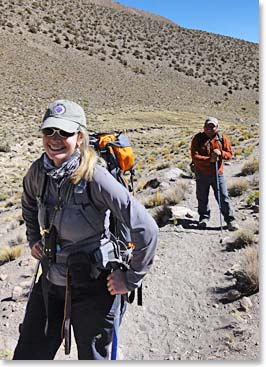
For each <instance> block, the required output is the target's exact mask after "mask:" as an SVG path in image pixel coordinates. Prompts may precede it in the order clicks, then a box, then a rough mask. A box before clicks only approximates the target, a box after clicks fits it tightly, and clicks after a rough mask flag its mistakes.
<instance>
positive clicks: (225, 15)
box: [117, 0, 265, 43]
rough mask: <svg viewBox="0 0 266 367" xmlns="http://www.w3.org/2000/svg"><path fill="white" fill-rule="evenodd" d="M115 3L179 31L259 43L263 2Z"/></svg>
mask: <svg viewBox="0 0 266 367" xmlns="http://www.w3.org/2000/svg"><path fill="white" fill-rule="evenodd" d="M117 2H119V3H120V4H123V5H126V6H130V7H134V8H137V9H141V10H147V11H150V12H152V13H155V14H159V15H162V16H164V17H166V18H168V19H170V20H172V21H174V22H175V23H176V24H178V25H180V26H181V27H185V28H189V29H199V30H202V31H207V32H212V33H218V34H222V35H225V36H230V37H235V38H240V39H244V40H246V41H251V42H257V43H258V42H259V3H262V2H263V3H264V0H262V1H261V0H260V1H259V0H117ZM263 5H265V4H263Z"/></svg>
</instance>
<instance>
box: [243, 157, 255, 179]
mask: <svg viewBox="0 0 266 367" xmlns="http://www.w3.org/2000/svg"><path fill="white" fill-rule="evenodd" d="M258 171H259V160H258V158H252V159H250V160H248V161H247V162H246V163H245V164H244V166H243V168H242V170H241V174H242V175H243V176H248V175H253V174H254V173H255V172H258Z"/></svg>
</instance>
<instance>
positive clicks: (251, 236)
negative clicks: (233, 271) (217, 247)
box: [226, 227, 255, 251]
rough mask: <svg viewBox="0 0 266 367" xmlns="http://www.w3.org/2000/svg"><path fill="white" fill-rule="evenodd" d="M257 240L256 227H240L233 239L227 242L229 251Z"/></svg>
mask: <svg viewBox="0 0 266 367" xmlns="http://www.w3.org/2000/svg"><path fill="white" fill-rule="evenodd" d="M254 242H255V233H254V228H251V227H247V228H240V229H238V230H237V231H236V232H235V233H234V235H233V238H232V239H231V241H230V242H229V243H228V244H227V246H226V248H227V250H228V251H234V250H237V249H241V248H244V247H247V246H251V245H252V244H253V243H254Z"/></svg>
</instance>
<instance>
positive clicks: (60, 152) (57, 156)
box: [43, 133, 83, 167]
mask: <svg viewBox="0 0 266 367" xmlns="http://www.w3.org/2000/svg"><path fill="white" fill-rule="evenodd" d="M82 140H83V136H82V133H76V134H75V135H73V136H70V137H61V136H60V135H58V134H57V133H55V134H54V135H53V136H47V135H43V147H44V150H45V152H46V154H47V155H48V157H49V158H50V159H51V160H52V161H53V162H54V165H55V166H56V167H60V166H61V165H62V163H64V162H65V161H67V160H68V158H69V157H70V156H71V155H72V154H73V153H74V152H75V150H76V149H77V148H79V147H80V145H81V143H82Z"/></svg>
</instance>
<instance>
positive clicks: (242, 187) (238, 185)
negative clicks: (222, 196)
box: [228, 178, 249, 197]
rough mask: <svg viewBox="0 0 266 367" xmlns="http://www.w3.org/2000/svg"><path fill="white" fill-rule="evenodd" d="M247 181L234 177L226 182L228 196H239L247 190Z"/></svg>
mask: <svg viewBox="0 0 266 367" xmlns="http://www.w3.org/2000/svg"><path fill="white" fill-rule="evenodd" d="M248 187H249V182H248V181H247V180H246V179H244V178H234V179H232V180H231V181H230V182H229V183H228V192H229V195H230V196H233V197H235V196H241V195H242V194H243V193H244V192H246V191H247V189H248Z"/></svg>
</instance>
